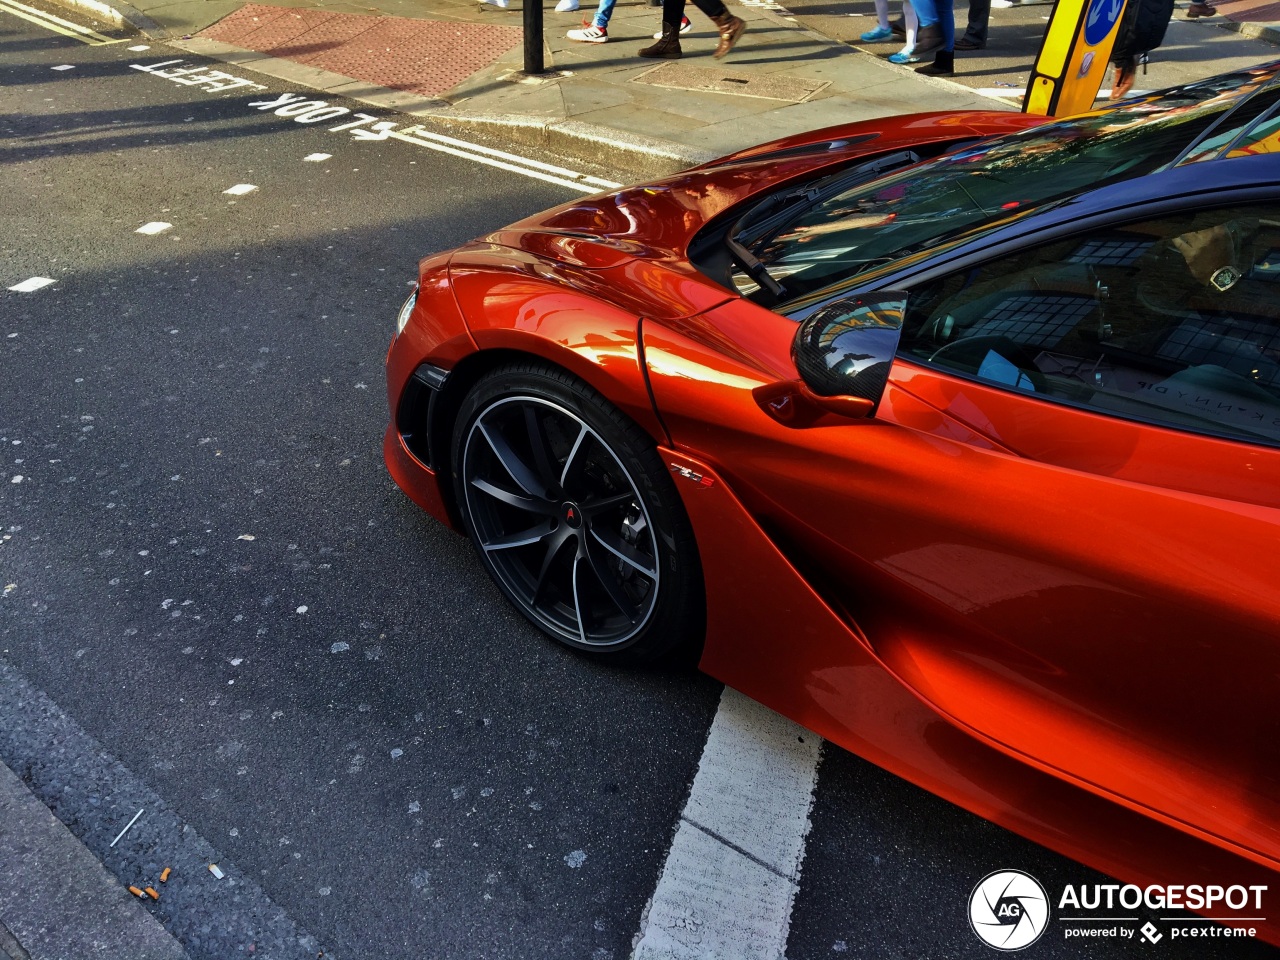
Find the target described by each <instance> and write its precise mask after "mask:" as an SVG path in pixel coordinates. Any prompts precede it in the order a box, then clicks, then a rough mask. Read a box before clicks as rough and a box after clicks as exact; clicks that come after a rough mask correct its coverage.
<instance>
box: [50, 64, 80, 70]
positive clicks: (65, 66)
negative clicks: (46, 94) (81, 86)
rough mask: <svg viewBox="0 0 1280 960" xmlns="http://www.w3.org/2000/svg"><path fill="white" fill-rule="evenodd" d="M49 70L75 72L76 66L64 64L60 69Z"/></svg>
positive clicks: (51, 68) (52, 68)
mask: <svg viewBox="0 0 1280 960" xmlns="http://www.w3.org/2000/svg"><path fill="white" fill-rule="evenodd" d="M49 69H50V70H74V69H75V66H74V64H70V63H64V64H63V65H62V66H60V67H50V68H49Z"/></svg>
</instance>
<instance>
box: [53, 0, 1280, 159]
mask: <svg viewBox="0 0 1280 960" xmlns="http://www.w3.org/2000/svg"><path fill="white" fill-rule="evenodd" d="M58 2H61V3H64V4H70V5H77V6H81V7H88V8H90V9H92V10H94V11H96V12H97V13H98V14H99V15H109V16H112V17H115V18H116V20H117V22H119V20H120V19H121V18H123V19H124V20H128V21H129V22H131V23H133V24H134V25H135V26H137V27H139V28H140V29H141V30H142V31H143V32H144V33H147V34H148V35H149V36H151V37H153V38H155V39H165V40H168V42H169V43H170V44H172V45H173V46H176V47H179V48H180V49H183V50H186V51H188V52H191V53H198V54H202V55H206V56H210V57H213V58H215V59H220V60H224V61H228V62H231V63H235V64H237V65H238V66H241V67H246V68H248V69H251V70H255V71H258V72H262V73H266V74H268V75H271V76H275V77H277V78H279V79H285V80H289V81H293V82H296V83H299V84H303V85H306V86H310V87H312V88H316V89H320V90H325V91H329V92H332V93H334V94H341V95H344V96H348V97H351V98H353V99H357V100H361V101H364V102H368V103H372V104H375V105H377V106H381V107H384V108H388V109H394V110H397V111H399V112H402V113H409V114H413V115H416V116H420V117H424V118H431V119H432V120H435V121H437V122H439V123H443V124H446V125H450V126H453V127H455V128H461V130H463V131H466V130H468V129H470V130H472V131H484V130H488V131H490V132H492V133H494V134H496V135H498V136H501V137H502V138H503V139H506V140H513V141H517V142H523V143H528V144H533V145H537V146H542V147H546V148H548V149H550V150H551V151H552V152H556V153H561V154H564V155H569V156H574V157H578V158H581V159H583V160H588V161H593V162H596V163H598V164H600V165H602V166H604V167H606V168H609V169H616V170H618V171H620V172H625V173H628V174H632V175H636V176H656V175H660V174H664V173H669V172H674V171H676V170H679V169H681V168H683V167H686V166H689V165H691V164H694V163H698V162H702V161H704V160H708V159H711V158H712V157H716V156H720V155H722V154H725V153H728V152H731V151H733V150H736V149H739V148H742V147H745V146H749V145H751V144H754V143H759V142H762V141H766V140H771V139H774V138H776V137H781V136H785V135H788V134H792V133H799V132H802V131H805V130H810V129H813V128H815V127H821V126H826V125H829V124H834V123H841V122H846V121H854V120H866V119H874V118H876V117H882V116H890V115H895V114H901V113H910V112H916V111H923V110H954V109H988V110H989V109H997V110H1000V109H1005V110H1011V109H1017V108H1018V99H1017V94H1020V92H1021V91H1020V89H1017V87H1016V84H1010V83H1004V84H1002V85H1001V86H1003V87H1006V88H1008V89H1007V91H998V92H1001V93H1006V94H1007V95H1006V96H1003V97H1001V98H994V97H992V96H989V95H983V94H980V93H978V92H977V91H975V90H972V89H969V88H967V87H966V86H964V85H962V84H961V83H956V82H951V81H950V80H946V79H939V78H931V77H924V76H920V75H919V74H917V73H915V71H914V69H913V68H911V67H901V66H894V65H892V64H890V63H888V62H886V61H885V60H884V59H883V57H882V55H883V54H886V53H888V52H891V50H892V49H896V44H895V45H893V46H892V47H885V46H884V45H881V46H879V47H874V48H869V49H865V50H864V49H861V48H859V47H855V46H851V45H850V44H849V43H848V42H845V41H848V40H856V37H857V34H858V33H860V32H861V31H862V30H865V29H869V28H870V27H871V26H873V25H874V23H875V20H874V15H873V14H872V12H871V11H872V4H871V3H870V0H841V2H839V3H826V2H825V0H820V2H819V3H818V4H817V6H815V5H814V0H798V9H799V10H800V11H801V12H800V13H793V12H791V11H790V10H788V9H785V8H784V7H782V6H780V5H779V4H778V3H776V2H774V0H732V7H733V9H734V11H735V12H736V13H737V14H738V15H740V16H742V17H743V18H744V19H745V20H746V21H747V31H746V33H745V34H744V35H743V37H742V39H741V40H740V41H739V43H738V46H737V47H736V48H735V49H734V50H733V51H732V52H731V53H730V54H729V55H728V56H727V57H726V58H724V59H723V60H719V61H717V60H714V59H713V58H712V57H711V53H712V51H713V50H714V48H715V45H716V32H715V29H714V26H713V24H712V23H711V22H710V21H709V20H708V19H707V18H706V17H705V16H703V15H702V14H701V13H700V12H699V11H698V10H697V9H696V8H694V7H693V5H692V4H690V5H689V7H688V10H687V14H688V15H689V17H690V19H691V20H692V21H693V29H692V30H691V31H690V32H689V33H687V34H684V35H683V36H682V37H681V45H682V48H683V51H684V57H683V58H682V59H680V60H675V61H669V60H657V61H655V60H646V59H642V58H640V57H639V56H637V52H638V51H639V50H640V49H641V48H642V47H644V46H646V45H647V44H649V43H651V42H652V40H651V37H652V35H653V33H654V32H655V31H656V30H657V29H658V27H659V20H660V16H661V15H660V9H659V8H656V7H652V6H649V5H648V4H647V3H646V2H645V0H622V2H620V3H618V5H617V7H616V8H615V11H614V16H613V19H612V21H611V22H610V24H609V38H610V39H609V42H607V43H602V44H591V43H578V42H574V41H571V40H568V39H567V38H566V37H565V33H566V31H567V30H569V29H571V28H574V27H577V26H580V25H582V24H583V23H584V22H589V21H590V17H591V14H592V13H593V12H594V5H593V4H592V2H591V0H581V3H582V4H583V6H582V9H580V10H579V11H577V12H574V13H556V12H554V9H553V8H554V4H552V3H550V2H546V3H545V4H544V62H545V68H546V69H545V72H544V73H543V74H541V75H539V76H536V77H535V76H527V75H525V74H524V73H523V70H522V67H523V42H524V39H523V38H524V34H523V30H522V27H521V24H522V17H523V13H522V10H521V0H511V4H512V5H511V8H510V9H506V10H502V9H499V8H497V7H495V6H491V5H487V4H484V3H480V2H476V0H361V2H356V0H284V2H282V3H279V4H276V5H271V6H267V5H262V4H256V3H248V4H245V3H242V2H241V0H132V2H133V4H134V5H133V6H130V5H129V4H128V3H126V2H124V0H58ZM1186 2H1187V0H1178V5H1179V8H1183V7H1185V6H1186ZM998 4H999V0H997V5H998ZM1019 6H1020V5H1019ZM961 7H962V9H961V10H960V11H958V17H957V19H959V20H960V21H961V30H963V17H964V12H963V5H961ZM1028 10H1029V11H1034V13H1035V14H1044V15H1047V13H1048V12H1049V10H1050V7H1049V6H1043V5H1037V6H1034V7H1028V8H1024V19H1025V18H1026V16H1028V14H1027V13H1026V12H1025V11H1028ZM1220 11H1221V13H1220V15H1219V17H1218V18H1215V20H1214V23H1215V24H1216V25H1218V26H1225V27H1230V28H1233V29H1236V30H1239V31H1241V32H1242V33H1244V34H1245V35H1247V36H1257V37H1264V38H1269V39H1270V40H1272V41H1280V23H1271V22H1266V21H1264V20H1261V19H1260V18H1271V19H1274V20H1277V21H1280V2H1264V3H1262V4H1261V5H1260V4H1259V3H1258V0H1225V2H1224V3H1222V4H1221V6H1220ZM1005 12H1006V11H1000V10H997V11H996V14H1003V13H1005ZM1180 15H1181V13H1179V14H1176V15H1175V22H1177V17H1178V16H1180ZM1032 19H1034V20H1035V21H1037V22H1038V21H1040V20H1042V19H1043V16H1039V15H1037V16H1034V17H1033V18H1032ZM998 23H999V21H998V19H997V18H996V16H995V15H993V36H994V32H999V29H1000V28H999V26H998ZM1197 23H1206V21H1197ZM1033 29H1037V28H1033ZM1206 29H1208V30H1211V31H1212V32H1213V33H1217V34H1218V35H1222V34H1223V33H1224V31H1221V30H1218V29H1216V28H1215V27H1214V26H1208V27H1206ZM819 30H821V31H822V32H818V31H819ZM1010 35H1011V36H1013V34H1012V32H1011V34H1010ZM1021 36H1022V39H1021V40H1020V42H1019V44H1018V45H1015V49H1014V50H1013V54H1014V56H1015V58H1017V59H1018V60H1019V61H1026V62H1027V63H1028V64H1029V63H1030V61H1031V60H1032V59H1034V53H1035V48H1037V47H1038V39H1037V38H1036V37H1034V36H1032V37H1031V38H1029V39H1028V38H1026V35H1025V31H1024V32H1023V34H1022V35H1021ZM833 37H835V38H836V39H833ZM1266 51H1269V52H1263V53H1262V54H1261V55H1260V56H1258V57H1257V58H1256V60H1254V61H1253V62H1257V61H1259V60H1263V59H1268V58H1270V57H1272V56H1275V55H1277V52H1276V51H1270V48H1266ZM1204 59H1205V60H1206V61H1207V62H1204V63H1203V64H1202V66H1203V70H1202V72H1201V73H1199V74H1198V75H1199V76H1207V75H1210V74H1213V73H1216V72H1219V71H1220V70H1222V69H1226V66H1225V65H1216V63H1215V61H1214V57H1213V54H1212V53H1206V54H1205V55H1204ZM1170 82H1177V81H1170Z"/></svg>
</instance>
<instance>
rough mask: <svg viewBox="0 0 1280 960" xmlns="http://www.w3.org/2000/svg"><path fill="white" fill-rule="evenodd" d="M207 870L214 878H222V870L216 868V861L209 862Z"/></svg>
mask: <svg viewBox="0 0 1280 960" xmlns="http://www.w3.org/2000/svg"><path fill="white" fill-rule="evenodd" d="M209 872H210V873H212V874H213V875H214V877H215V878H216V879H218V880H221V879H222V871H221V870H219V869H218V865H217V864H216V863H211V864H209Z"/></svg>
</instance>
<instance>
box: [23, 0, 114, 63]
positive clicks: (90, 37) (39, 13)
mask: <svg viewBox="0 0 1280 960" xmlns="http://www.w3.org/2000/svg"><path fill="white" fill-rule="evenodd" d="M0 10H3V11H4V12H5V13H11V14H13V15H14V16H15V17H21V18H22V19H23V20H26V21H28V22H30V23H34V24H35V25H36V26H39V27H44V28H45V29H46V30H52V31H53V32H54V33H60V34H62V35H63V36H64V37H71V38H72V39H73V40H79V41H80V42H81V43H87V44H90V45H91V46H102V45H103V44H108V43H122V42H123V41H121V40H112V39H111V38H110V37H106V36H103V35H102V34H100V33H98V31H96V30H90V29H89V28H88V27H82V26H80V24H78V23H72V22H71V21H70V20H63V19H62V18H61V17H55V16H54V15H53V14H52V13H46V12H45V11H43V10H37V9H36V8H35V7H28V6H27V5H26V4H25V3H19V2H18V0H0ZM53 69H55V70H69V69H71V68H70V67H54V68H53Z"/></svg>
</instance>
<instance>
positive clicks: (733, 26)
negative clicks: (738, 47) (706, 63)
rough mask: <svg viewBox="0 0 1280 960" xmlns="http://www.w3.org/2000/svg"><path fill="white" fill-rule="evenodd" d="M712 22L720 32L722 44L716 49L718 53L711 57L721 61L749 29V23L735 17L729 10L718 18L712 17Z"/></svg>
mask: <svg viewBox="0 0 1280 960" xmlns="http://www.w3.org/2000/svg"><path fill="white" fill-rule="evenodd" d="M711 22H712V23H714V24H715V25H716V27H717V28H719V30H720V43H719V45H718V46H717V47H716V52H715V53H713V54H712V55H711V56H713V57H715V58H716V59H717V60H719V59H720V58H721V57H723V56H724V55H725V54H726V53H728V52H729V51H730V50H732V49H733V45H734V44H735V43H737V42H738V38H739V37H740V36H742V31H743V30H745V29H747V22H746V21H745V20H743V19H741V18H740V17H735V16H734V15H733V14H732V13H730V12H729V11H728V10H726V11H725V12H724V13H722V14H720V16H718V17H712V18H711Z"/></svg>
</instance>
